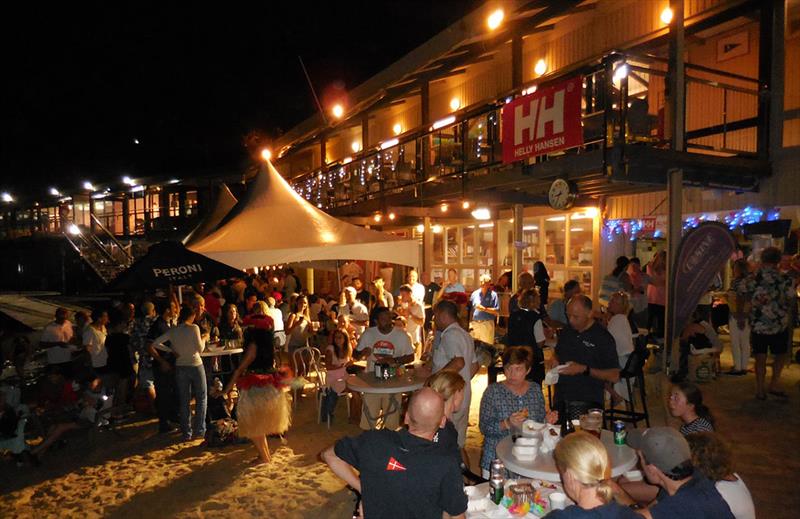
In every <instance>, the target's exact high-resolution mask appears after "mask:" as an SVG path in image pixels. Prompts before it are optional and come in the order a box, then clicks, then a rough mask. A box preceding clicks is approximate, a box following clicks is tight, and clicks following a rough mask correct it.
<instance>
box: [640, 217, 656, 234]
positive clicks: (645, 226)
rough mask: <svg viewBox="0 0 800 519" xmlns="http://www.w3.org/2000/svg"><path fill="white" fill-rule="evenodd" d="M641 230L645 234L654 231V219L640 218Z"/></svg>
mask: <svg viewBox="0 0 800 519" xmlns="http://www.w3.org/2000/svg"><path fill="white" fill-rule="evenodd" d="M642 232H643V233H645V234H646V233H654V232H656V219H655V218H642Z"/></svg>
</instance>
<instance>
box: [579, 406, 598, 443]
mask: <svg viewBox="0 0 800 519" xmlns="http://www.w3.org/2000/svg"><path fill="white" fill-rule="evenodd" d="M585 416H586V420H585V421H583V423H582V424H581V428H582V429H583V430H584V431H586V432H588V433H591V434H593V435H595V436H597V437H598V438H600V431H601V430H602V429H603V410H602V409H589V412H588V413H587V414H586V415H585Z"/></svg>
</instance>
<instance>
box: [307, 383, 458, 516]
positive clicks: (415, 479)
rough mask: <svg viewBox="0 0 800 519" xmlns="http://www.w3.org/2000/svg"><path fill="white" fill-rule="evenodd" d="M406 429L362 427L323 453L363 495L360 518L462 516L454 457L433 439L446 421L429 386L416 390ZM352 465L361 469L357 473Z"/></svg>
mask: <svg viewBox="0 0 800 519" xmlns="http://www.w3.org/2000/svg"><path fill="white" fill-rule="evenodd" d="M405 422H406V425H408V429H403V430H400V431H390V430H387V429H380V430H372V431H366V432H364V433H363V434H361V435H360V436H358V437H355V438H343V439H341V440H339V441H338V442H336V444H335V445H334V446H333V447H329V448H328V449H327V450H325V451H324V452H323V453H322V459H323V460H324V461H325V463H327V464H328V466H329V467H330V468H331V470H333V472H334V473H335V474H336V475H337V476H339V477H340V478H342V479H343V480H344V481H345V482H346V483H347V484H349V485H350V486H351V487H353V488H355V489H356V490H358V491H359V492H361V495H362V505H363V509H364V514H363V516H364V518H365V519H371V518H384V517H415V518H416V517H418V518H431V519H441V517H442V513H443V512H447V513H448V514H449V515H450V516H451V517H454V518H463V517H464V516H465V515H464V514H465V513H466V510H467V496H466V495H465V494H464V483H463V480H462V478H461V469H460V468H459V466H458V463H457V462H456V460H455V458H453V456H452V455H450V453H449V452H447V450H446V449H442V448H440V447H439V445H438V444H436V443H434V442H433V437H434V435H435V434H436V432H437V431H438V430H439V428H440V427H443V426H444V423H445V416H444V401H443V400H442V397H441V396H439V394H438V393H436V392H435V391H434V390H432V389H431V388H423V389H420V390H419V391H417V392H416V393H414V395H413V396H412V397H411V401H410V402H409V404H408V411H407V412H406V417H405ZM354 469H355V470H357V471H358V472H359V474H356V473H355V472H354Z"/></svg>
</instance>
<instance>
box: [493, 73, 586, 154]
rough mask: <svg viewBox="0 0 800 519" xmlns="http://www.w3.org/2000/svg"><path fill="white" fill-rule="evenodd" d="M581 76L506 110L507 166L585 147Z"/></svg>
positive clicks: (504, 127) (538, 92)
mask: <svg viewBox="0 0 800 519" xmlns="http://www.w3.org/2000/svg"><path fill="white" fill-rule="evenodd" d="M581 83H582V77H581V76H577V77H574V78H571V79H568V80H566V81H563V82H561V83H558V84H556V85H553V86H550V87H547V88H542V89H540V90H537V91H536V92H534V93H533V94H530V95H527V96H523V97H520V98H518V99H515V100H513V101H512V102H510V103H508V104H507V105H505V106H504V107H503V162H504V163H506V164H508V163H511V162H516V161H518V160H524V159H528V158H531V157H536V156H538V155H544V154H547V153H552V152H554V151H559V150H563V149H567V148H572V147H575V146H580V145H581V144H583V127H582V126H581Z"/></svg>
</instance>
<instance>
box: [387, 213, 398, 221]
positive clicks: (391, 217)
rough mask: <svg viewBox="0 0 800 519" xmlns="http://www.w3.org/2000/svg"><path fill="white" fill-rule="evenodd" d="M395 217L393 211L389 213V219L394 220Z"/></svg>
mask: <svg viewBox="0 0 800 519" xmlns="http://www.w3.org/2000/svg"><path fill="white" fill-rule="evenodd" d="M395 218H397V215H395V214H394V213H389V220H392V221H394V219H395Z"/></svg>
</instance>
